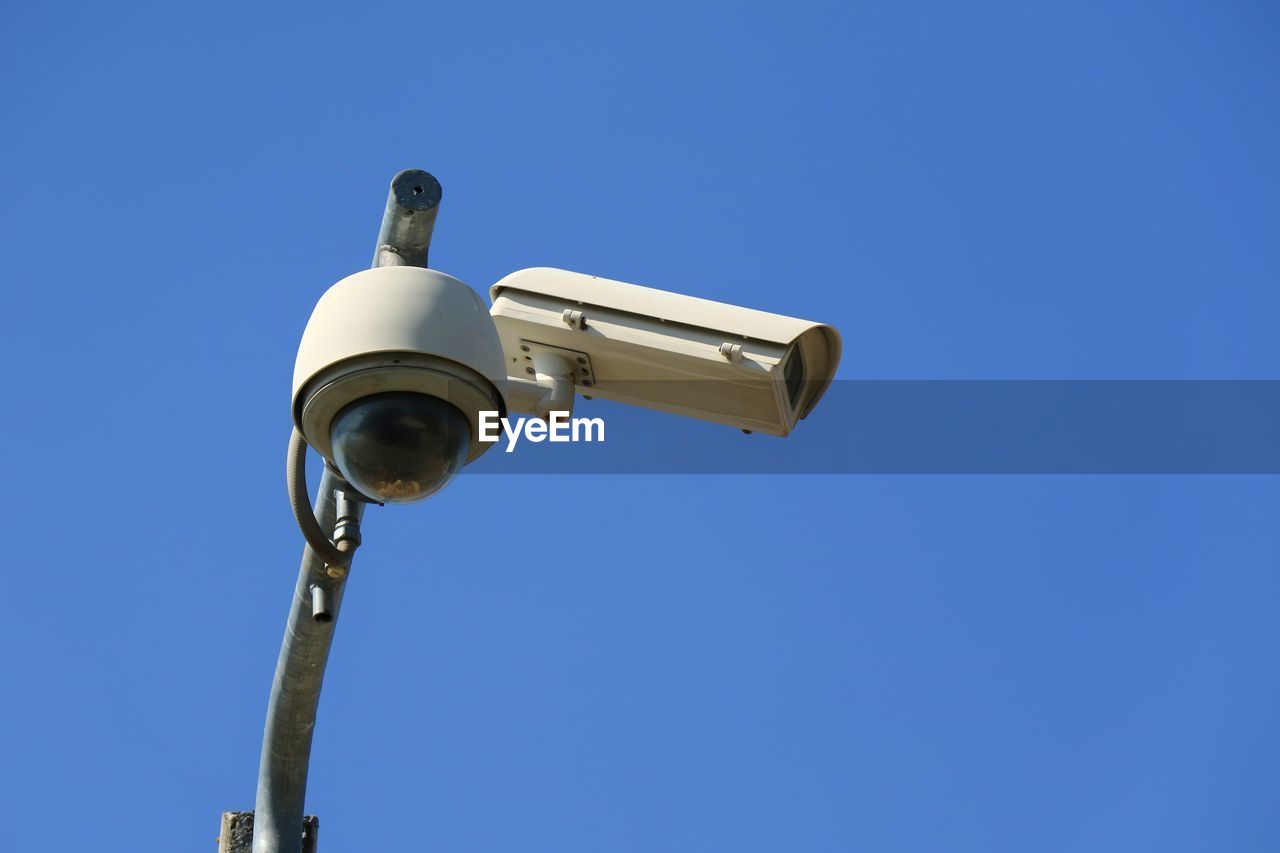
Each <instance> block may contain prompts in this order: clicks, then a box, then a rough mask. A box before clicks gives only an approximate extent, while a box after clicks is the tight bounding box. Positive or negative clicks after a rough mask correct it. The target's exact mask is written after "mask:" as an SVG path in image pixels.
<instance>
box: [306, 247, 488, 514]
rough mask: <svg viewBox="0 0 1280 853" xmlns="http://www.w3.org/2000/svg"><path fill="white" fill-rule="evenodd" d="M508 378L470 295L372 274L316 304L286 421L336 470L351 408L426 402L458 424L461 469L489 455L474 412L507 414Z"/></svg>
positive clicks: (421, 271) (397, 275)
mask: <svg viewBox="0 0 1280 853" xmlns="http://www.w3.org/2000/svg"><path fill="white" fill-rule="evenodd" d="M506 377H507V374H506V371H505V369H504V364H503V356H502V345H501V343H500V342H499V340H498V335H497V331H496V329H495V328H494V324H493V321H492V319H490V316H489V313H488V311H487V310H486V308H485V305H484V302H483V300H482V299H481V298H480V296H479V295H478V294H477V293H476V292H475V291H474V290H472V289H471V288H470V287H468V286H467V285H465V284H463V283H462V282H461V281H459V280H458V279H456V278H454V277H452V276H449V275H445V274H444V273H442V272H438V271H436V270H432V269H425V268H422V267H411V266H387V267H377V268H374V269H369V270H364V271H362V272H358V273H355V274H354V275H350V276H347V277H346V278H344V279H343V280H342V281H340V282H338V283H337V284H335V285H334V286H333V287H331V288H329V290H328V291H326V292H325V294H324V295H323V296H321V297H320V301H319V302H317V303H316V307H315V309H314V310H313V311H312V313H311V319H310V320H309V321H308V322H307V327H306V330H305V331H304V332H303V334H302V342H301V344H300V345H299V347H298V358H297V361H296V362H295V364H294V371H293V420H294V424H295V425H296V426H297V428H298V431H299V432H300V433H301V434H302V436H303V438H304V439H305V440H306V442H307V443H308V444H309V445H311V446H312V447H313V448H315V450H316V452H318V453H319V454H320V455H321V456H323V457H324V458H325V459H326V460H328V461H329V462H335V454H334V447H333V443H332V434H333V427H334V422H335V418H337V417H338V416H339V415H340V413H343V412H344V411H348V407H349V406H351V404H353V403H356V402H357V401H360V400H365V399H366V398H373V397H374V396H375V395H383V394H393V393H397V392H400V393H403V392H408V393H412V394H423V395H426V396H428V397H434V398H437V399H439V400H443V401H445V402H447V403H449V404H451V405H452V406H454V407H455V408H456V409H457V410H458V411H459V412H461V413H462V415H463V416H465V418H466V420H467V425H468V427H469V431H470V434H469V436H468V437H467V446H466V455H465V459H464V463H463V464H465V463H468V462H471V461H473V460H475V459H476V458H477V457H479V456H480V454H482V453H484V452H485V451H486V450H488V449H489V447H490V445H489V444H488V443H485V442H481V441H480V440H479V438H478V436H479V435H480V428H479V413H480V412H482V411H498V412H500V413H501V414H502V415H503V416H505V415H506V411H507V405H506V400H505V396H504V393H503V392H504V389H505V387H506ZM380 399H384V398H380ZM455 432H456V431H455ZM375 497H376V496H375Z"/></svg>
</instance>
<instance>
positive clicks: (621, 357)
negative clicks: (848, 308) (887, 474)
mask: <svg viewBox="0 0 1280 853" xmlns="http://www.w3.org/2000/svg"><path fill="white" fill-rule="evenodd" d="M489 295H490V297H491V299H492V301H493V307H492V308H491V309H490V313H491V314H492V316H493V321H494V324H495V325H496V326H497V329H498V336H499V338H500V339H501V341H502V350H503V354H504V357H505V359H506V368H507V372H508V373H509V374H510V375H511V377H512V380H513V382H516V381H519V380H522V379H530V378H532V377H533V376H534V375H535V374H536V372H537V371H536V370H535V367H534V361H535V359H538V358H539V357H540V356H541V357H545V356H547V355H552V354H553V355H556V356H560V357H562V358H563V361H564V362H566V363H568V364H570V365H572V366H573V383H574V386H575V388H576V390H577V392H578V393H580V394H582V395H584V396H595V397H600V398H601V399H606V400H613V401H615V402H619V403H627V404H630V405H636V406H644V407H647V408H651V409H658V410H660V411H665V412H671V413H674V414H679V415H685V416H688V417H694V418H700V419H702V420H708V421H714V422H716V423H721V424H726V425H729V426H734V427H738V428H739V429H743V430H749V431H758V432H763V433H769V434H771V435H779V436H783V435H787V434H788V433H789V432H791V430H792V429H794V428H795V426H796V424H797V423H798V422H799V421H800V420H802V419H803V418H804V417H805V416H806V415H808V414H809V413H810V412H811V411H813V408H814V406H816V405H817V403H818V401H819V400H820V399H821V398H822V395H823V393H824V392H825V391H826V389H827V386H828V385H829V384H830V383H831V380H832V378H833V377H834V376H835V372H836V367H837V365H838V364H839V362H840V335H839V333H838V332H836V330H835V329H834V328H832V327H831V326H828V325H824V324H822V323H814V322H811V321H809V320H798V319H796V318H794V317H784V316H781V315H779V314H769V313H766V312H764V311H755V310H752V309H750V308H742V307H739V306H736V305H727V304H725V303H722V302H713V301H711V300H707V299H698V298H695V297H692V296H684V295H681V294H678V293H670V292H668V291H665V290H656V289H654V288H651V287H641V286H639V285H635V284H626V283H624V282H621V281H611V280H609V279H605V278H597V277H595V276H590V275H583V274H581V273H574V272H568V271H566V270H559V269H551V268H546V267H538V268H533V269H526V270H520V271H519V272H515V273H512V274H511V275H509V276H507V277H506V278H504V279H502V280H501V281H499V282H498V283H497V284H495V285H493V286H492V287H491V288H490V289H489ZM525 374H527V376H526V375H525ZM510 402H511V404H512V406H513V407H515V406H516V405H517V403H516V400H515V397H514V396H513V397H512V399H511V400H510Z"/></svg>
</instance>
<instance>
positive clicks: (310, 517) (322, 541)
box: [285, 427, 355, 566]
mask: <svg viewBox="0 0 1280 853" xmlns="http://www.w3.org/2000/svg"><path fill="white" fill-rule="evenodd" d="M285 482H286V484H287V485H288V487H289V506H291V507H293V517H294V518H295V519H297V521H298V529H300V530H301V531H302V536H303V538H305V539H306V540H307V544H308V545H309V546H311V550H312V551H315V552H316V556H317V557H319V558H320V559H321V560H324V561H325V563H327V564H328V565H330V566H349V565H351V558H352V557H353V556H354V555H355V549H354V548H351V547H350V543H349V542H348V541H347V540H343V541H342V542H339V543H337V544H334V542H333V541H332V540H331V539H330V538H329V537H328V535H327V534H326V533H325V532H324V531H323V530H322V529H321V528H320V522H318V521H316V515H315V512H314V511H313V510H312V509H311V499H310V497H308V495H307V442H306V439H304V438H303V437H302V433H300V432H298V429H297V427H294V429H293V434H292V435H290V436H289V459H288V465H287V467H286V469H285ZM343 546H347V547H345V548H344V547H343Z"/></svg>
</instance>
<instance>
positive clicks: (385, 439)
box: [330, 391, 471, 503]
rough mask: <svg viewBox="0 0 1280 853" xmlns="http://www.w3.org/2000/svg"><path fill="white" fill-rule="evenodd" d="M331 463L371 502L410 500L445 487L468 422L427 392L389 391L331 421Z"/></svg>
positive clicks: (461, 454)
mask: <svg viewBox="0 0 1280 853" xmlns="http://www.w3.org/2000/svg"><path fill="white" fill-rule="evenodd" d="M330 437H331V439H332V441H333V457H334V459H333V461H334V463H335V464H336V465H337V466H338V470H339V471H340V472H341V473H342V476H343V477H346V479H347V481H348V482H349V483H351V485H353V486H355V487H356V488H357V489H358V490H360V492H361V493H362V494H364V495H366V496H368V497H370V498H374V499H375V500H379V501H384V502H386V503H410V502H412V501H418V500H422V499H423V498H425V497H429V496H430V495H433V494H435V493H436V492H438V491H440V489H442V488H444V486H445V484H446V483H448V482H449V481H450V480H451V479H453V476H454V475H455V474H457V473H458V472H459V471H461V470H462V466H463V465H464V464H465V463H466V460H467V448H468V446H469V445H470V442H471V425H470V423H469V422H468V421H467V417H466V415H464V414H462V412H460V411H458V409H457V408H456V407H455V406H453V405H451V404H449V403H447V402H445V401H444V400H441V399H439V398H438V397H432V396H429V395H427V394H415V393H412V392H404V391H392V392H388V393H384V394H372V395H370V396H368V397H364V398H362V399H359V400H356V401H355V402H354V403H351V404H350V405H348V406H347V407H346V408H344V409H342V411H340V412H338V414H337V416H336V417H334V419H333V425H332V427H331V428H330Z"/></svg>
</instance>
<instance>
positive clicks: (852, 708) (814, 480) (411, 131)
mask: <svg viewBox="0 0 1280 853" xmlns="http://www.w3.org/2000/svg"><path fill="white" fill-rule="evenodd" d="M1277 44H1280V16H1278V15H1277V13H1276V10H1275V8H1274V6H1273V5H1272V4H1269V3H1266V2H1237V1H1236V0H1230V1H1229V2H1227V1H1224V2H1207V0H1205V2H1198V3H1188V2H1181V3H1178V2H1174V3H1164V2H1161V3H1156V2H1147V3H1127V2H1121V3H1117V2H1105V3H1103V2H1094V3H1074V2H1061V3H1036V4H1027V3H1016V2H1007V3H990V2H973V3H946V2H934V3H929V2H911V3H889V2H884V3H875V4H867V3H830V4H815V3H807V2H789V3H777V4H768V5H766V4H759V3H732V4H730V3H718V4H710V3H694V4H685V3H679V4H668V3H643V4H634V5H626V4H602V3H580V4H565V3H554V2H545V3H536V4H522V5H510V4H503V3H483V4H481V3H473V4H468V3H441V4H426V3H420V4H406V5H388V4H382V3H377V2H363V3H354V4H344V5H342V6H331V5H328V4H324V3H312V4H299V5H296V6H293V7H289V8H284V7H264V5H263V4H258V3H216V4H200V5H198V6H195V5H191V4H185V3H155V4H149V5H145V6H144V5H139V4H114V3H112V4H83V3H71V4H50V3H37V2H31V0H17V2H13V3H9V4H7V5H6V8H5V12H4V15H3V23H0V75H2V76H3V79H4V80H5V81H6V85H5V86H4V87H3V91H2V92H0V103H2V106H0V109H2V110H3V112H2V113H0V115H2V116H3V124H2V126H3V131H2V132H0V153H2V154H3V156H2V157H0V176H2V177H3V183H2V186H3V192H0V234H2V235H3V237H2V238H0V245H2V246H3V258H4V280H5V281H6V282H7V284H6V286H5V288H4V292H5V295H6V299H5V312H4V316H5V323H4V335H3V339H2V342H0V347H3V354H4V357H5V363H6V365H7V368H6V370H5V371H4V379H3V387H4V392H5V393H4V398H5V401H6V402H5V417H4V436H3V437H4V440H3V443H2V445H0V446H2V447H3V454H4V455H3V459H4V468H5V474H6V480H7V488H6V489H5V496H4V498H3V503H4V507H5V509H4V513H3V520H4V531H5V536H4V539H5V550H6V556H7V559H6V560H5V582H4V586H3V608H2V610H3V618H0V643H2V644H3V646H2V647H3V649H4V654H3V655H2V656H0V677H2V678H3V685H4V700H3V702H0V767H3V773H0V802H3V803H4V813H5V823H4V826H3V836H4V838H5V839H6V841H5V844H6V846H7V848H8V849H11V850H22V851H59V853H61V851H66V853H70V851H83V850H87V849H102V850H129V851H157V853H161V851H163V853H172V851H179V850H182V851H200V850H206V851H212V850H213V849H214V845H213V838H214V836H215V835H216V832H217V827H218V815H219V812H221V811H222V810H223V809H235V808H249V807H251V806H252V803H253V791H254V781H255V776H256V769H257V761H258V750H259V746H260V737H261V726H262V721H263V716H264V710H265V706H266V698H267V691H268V687H269V684H270V679H271V672H272V669H273V667H274V663H275V656H276V651H277V648H278V644H279V640H280V635H281V631H282V628H283V620H284V617H285V613H286V609H287V605H288V600H289V595H290V590H291V589H292V586H293V582H294V576H295V573H296V569H297V560H298V555H299V551H300V546H301V540H300V537H299V535H298V533H297V532H296V530H295V527H294V525H293V522H292V519H291V517H290V514H289V509H288V507H287V504H286V500H285V494H284V487H283V484H282V481H283V471H284V450H285V442H286V439H287V436H288V430H289V414H288V395H289V383H290V374H291V370H292V363H293V355H294V348H295V346H296V342H297V339H298V337H299V335H300V333H301V331H302V326H303V324H304V322H305V320H306V318H307V315H308V312H309V311H310V308H311V305H312V304H313V303H314V301H315V299H316V298H317V297H318V296H319V294H320V293H321V292H322V291H323V290H324V289H325V288H326V287H328V286H329V285H330V284H331V283H332V282H333V281H336V280H337V279H338V278H341V277H342V276H344V275H346V274H348V273H350V272H353V271H355V270H358V269H360V268H362V267H364V266H366V265H367V263H368V260H369V256H370V255H371V252H372V247H373V239H374V236H375V232H376V229H377V225H378V219H379V216H380V214H381V205H382V203H383V200H384V198H385V193H386V185H387V182H388V180H389V179H390V177H391V175H392V174H394V173H395V172H396V171H397V170H399V169H401V168H406V167H421V168H426V169H428V170H430V171H432V172H433V173H435V174H436V175H438V176H439V178H440V179H441V181H442V183H443V184H444V188H445V198H444V205H443V207H442V212H441V216H440V223H439V227H438V229H437V232H436V242H435V248H434V251H433V254H432V259H433V264H434V265H435V266H437V267H439V268H440V269H443V270H445V271H447V272H450V273H452V274H454V275H456V276H458V277H459V278H461V279H463V280H464V281H467V282H468V283H470V284H472V285H473V286H474V287H476V288H477V289H484V288H485V287H487V286H488V285H489V284H490V283H492V282H493V281H495V280H496V279H498V278H499V277H501V276H502V275H504V274H506V273H508V272H511V271H513V270H516V269H519V268H521V267H526V266H533V265H554V266H561V267H565V268H568V269H574V270H580V271H584V272H590V273H594V274H598V275H603V276H609V277H612V278H618V279H622V280H626V281H634V282H640V283H646V284H652V285H655V286H659V287H664V288H668V289H672V290H678V291H683V292H687V293H692V294H696V295H700V296H706V297H710V298H715V299H722V300H726V301H732V302H737V303H740V304H745V305H750V306H753V307H758V308H764V309H768V310H775V311H782V312H785V313H790V314H795V315H799V316H804V317H812V318H815V319H820V320H824V321H827V322H831V323H833V324H835V325H837V326H839V328H840V329H841V330H842V332H843V333H844V339H845V359H844V363H843V365H842V368H841V376H842V377H844V378H849V379H859V378H931V379H947V378H1024V379H1034V378H1280V337H1278V336H1277V333H1276V318H1277V314H1278V313H1280V296H1277V283H1278V279H1280V239H1278V236H1280V170H1278V168H1277V164H1278V157H1277V151H1280V90H1278V89H1280V87H1278V86H1277V83H1278V82H1280V67H1278V65H1277V53H1276V47H1277ZM820 415H821V410H819V413H818V416H820ZM655 417H656V416H655ZM794 438H795V440H797V441H803V440H804V429H803V427H802V429H801V430H800V431H799V432H798V433H797V434H796V436H795V437H794ZM1278 510H1280V481H1278V480H1277V479H1276V478H1274V477H1272V478H1267V477H1234V478H1232V477H1177V476H1166V477H979V476H974V477H931V476H919V477H891V476H885V477H695V476H688V477H641V476H618V477H603V476H580V477H569V478H557V477H534V476H511V477H477V476H471V477H462V478H460V479H459V481H458V482H456V483H455V484H454V485H452V486H451V487H450V488H449V489H447V490H446V491H445V492H443V493H442V494H441V495H439V496H438V497H437V498H435V499H433V500H431V501H429V502H428V503H426V504H421V505H416V506H411V507H399V508H389V509H383V510H377V511H374V512H371V513H370V514H369V516H368V517H367V522H366V526H365V533H366V545H365V547H364V549H363V550H362V551H361V556H360V559H359V561H358V565H357V567H356V570H355V572H354V575H353V579H352V582H351V585H350V587H349V590H348V596H347V599H346V607H345V608H344V610H343V619H342V625H341V626H340V628H339V631H338V637H337V641H336V646H335V652H334V655H333V658H332V660H331V663H330V668H329V677H328V680H327V683H326V689H325V693H324V698H323V701H322V703H321V708H320V712H321V713H320V722H319V728H318V731H317V737H316V749H315V754H314V763H313V768H312V780H311V786H310V791H309V798H308V805H309V810H310V811H313V812H315V813H318V814H319V815H320V816H321V819H322V822H323V824H322V826H323V828H322V836H321V838H322V848H321V849H322V850H323V851H326V853H342V851H364V850H368V851H372V850H391V849H396V850H438V851H473V852H474V853H482V852H483V853H509V851H530V853H542V852H543V851H557V853H574V851H579V852H580V853H597V851H610V853H632V851H635V853H640V852H641V851H645V853H648V851H688V853H705V851H732V853H747V851H759V852H760V853H776V851H805V852H806V853H807V851H815V853H817V851H823V852H824V853H825V851H853V850H858V851H921V852H922V853H934V851H953V850H955V851H961V850H963V851H969V850H972V851H982V853H994V851H1010V853H1025V851H1091V853H1093V852H1094V851H1126V853H1130V852H1131V851H1160V853H1176V851H1209V850H1212V851H1225V850H1230V851H1273V850H1276V849H1280V830H1278V829H1277V823H1276V803H1277V802H1280V771H1278V770H1277V767H1280V735H1278V734H1277V727H1276V721H1277V719H1280V681H1277V677H1276V673H1277V671H1278V669H1280V627H1277V621H1276V601H1277V598H1278V597H1280V576H1278V574H1277V568H1278V567H1280V559H1278V557H1280V525H1278V524H1277V512H1278Z"/></svg>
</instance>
